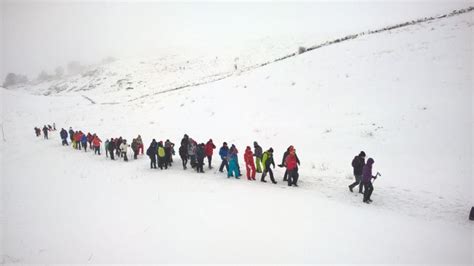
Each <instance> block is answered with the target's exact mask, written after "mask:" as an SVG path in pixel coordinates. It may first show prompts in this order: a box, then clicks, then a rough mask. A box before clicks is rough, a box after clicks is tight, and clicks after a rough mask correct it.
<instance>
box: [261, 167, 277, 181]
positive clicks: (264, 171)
mask: <svg viewBox="0 0 474 266" xmlns="http://www.w3.org/2000/svg"><path fill="white" fill-rule="evenodd" d="M267 173H268V174H270V179H271V180H272V183H274V184H276V181H275V178H273V171H272V169H271V168H270V166H268V167H265V170H263V174H262V178H260V180H261V181H265V176H266V175H267Z"/></svg>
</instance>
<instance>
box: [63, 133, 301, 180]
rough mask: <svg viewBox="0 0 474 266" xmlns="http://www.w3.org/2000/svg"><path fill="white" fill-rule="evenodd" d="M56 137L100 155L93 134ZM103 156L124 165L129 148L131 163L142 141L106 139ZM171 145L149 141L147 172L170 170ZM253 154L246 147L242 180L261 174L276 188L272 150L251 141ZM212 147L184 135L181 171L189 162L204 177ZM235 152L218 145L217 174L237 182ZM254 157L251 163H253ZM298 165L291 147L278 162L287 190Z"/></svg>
mask: <svg viewBox="0 0 474 266" xmlns="http://www.w3.org/2000/svg"><path fill="white" fill-rule="evenodd" d="M60 136H61V139H62V145H63V146H64V145H66V146H68V145H69V143H68V139H69V140H70V141H71V143H72V147H73V148H74V149H76V150H84V151H85V152H87V148H88V147H89V149H93V150H94V153H95V154H97V155H100V151H101V143H102V140H101V139H100V138H99V137H98V136H97V134H95V133H94V134H91V133H90V132H89V133H87V134H85V133H83V132H82V131H81V130H76V131H75V130H73V129H72V128H71V127H70V128H69V131H66V130H65V129H64V128H62V129H61V131H60ZM104 144H105V152H106V153H105V155H106V157H109V156H110V159H111V160H115V156H117V157H118V158H123V159H124V161H128V156H127V155H128V148H129V147H130V148H131V149H132V151H133V157H134V159H137V157H138V155H139V154H142V155H143V148H144V147H143V141H142V138H141V136H140V135H138V137H137V138H135V139H133V140H132V143H131V145H129V144H128V143H127V140H126V139H123V138H122V137H119V138H111V139H110V141H109V140H108V139H107V140H106V141H105V143H104ZM174 146H175V144H174V143H172V142H171V141H170V140H169V139H167V140H166V141H165V142H163V141H158V142H157V141H156V140H155V139H153V140H152V142H151V143H150V146H149V147H148V149H147V151H146V154H147V156H148V157H149V158H150V168H151V169H157V168H160V169H162V170H163V169H168V167H171V166H172V163H173V155H175V151H174ZM253 146H254V151H253V152H252V149H251V148H250V146H247V147H246V149H245V153H244V163H245V170H246V176H247V179H248V180H256V173H261V177H260V181H261V182H267V181H266V180H265V177H266V176H267V175H269V176H270V180H271V181H272V183H273V184H277V181H276V180H275V178H274V175H273V171H272V166H273V169H274V168H275V161H274V159H273V148H271V147H270V148H269V149H268V150H266V151H265V152H263V149H262V147H261V146H260V145H258V143H257V142H256V141H255V142H254V143H253ZM215 149H216V145H214V143H213V140H212V139H209V141H207V143H206V144H204V143H200V144H198V143H197V142H196V141H195V140H194V139H192V138H190V137H189V136H188V135H187V134H185V135H184V137H183V139H182V140H181V145H180V147H179V156H180V157H181V160H182V165H183V169H184V170H186V169H187V164H188V162H190V165H191V167H192V168H193V169H195V170H196V172H198V173H204V164H205V163H204V161H205V159H206V158H207V164H208V168H209V169H213V167H212V157H213V153H214V150H215ZM238 153H239V151H238V149H237V147H236V146H235V145H234V144H232V145H231V146H230V148H229V147H228V145H227V142H224V143H223V144H222V147H221V148H220V149H219V156H220V157H221V160H222V162H221V164H220V167H219V171H220V172H224V167H225V168H226V171H227V177H228V178H230V177H235V178H237V179H239V178H240V177H241V176H242V172H241V170H240V164H239V158H238ZM254 157H255V160H254ZM299 165H300V161H299V158H298V156H297V155H296V150H295V148H294V147H293V146H290V147H288V149H287V150H286V152H285V153H284V154H283V158H282V162H281V164H279V165H278V166H279V167H285V168H286V171H285V174H284V177H283V181H286V182H288V186H297V185H298V184H297V182H298V177H299V174H298V166H299Z"/></svg>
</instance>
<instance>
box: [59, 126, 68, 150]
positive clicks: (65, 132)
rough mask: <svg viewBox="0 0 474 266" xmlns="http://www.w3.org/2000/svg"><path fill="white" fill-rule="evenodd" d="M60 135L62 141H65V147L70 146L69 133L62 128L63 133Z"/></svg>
mask: <svg viewBox="0 0 474 266" xmlns="http://www.w3.org/2000/svg"><path fill="white" fill-rule="evenodd" d="M59 135H60V136H61V139H62V140H63V146H64V145H66V146H69V144H68V143H67V131H66V130H65V129H64V128H61V131H60V132H59Z"/></svg>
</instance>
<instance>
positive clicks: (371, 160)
mask: <svg viewBox="0 0 474 266" xmlns="http://www.w3.org/2000/svg"><path fill="white" fill-rule="evenodd" d="M374 163H375V161H374V159H372V158H369V159H368V160H367V164H369V165H372V164H374Z"/></svg>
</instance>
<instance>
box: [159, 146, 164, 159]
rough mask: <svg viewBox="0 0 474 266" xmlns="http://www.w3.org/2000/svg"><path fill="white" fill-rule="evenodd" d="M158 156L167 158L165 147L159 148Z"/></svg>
mask: <svg viewBox="0 0 474 266" xmlns="http://www.w3.org/2000/svg"><path fill="white" fill-rule="evenodd" d="M158 156H160V157H165V149H164V148H163V147H158Z"/></svg>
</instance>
